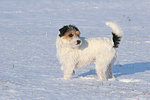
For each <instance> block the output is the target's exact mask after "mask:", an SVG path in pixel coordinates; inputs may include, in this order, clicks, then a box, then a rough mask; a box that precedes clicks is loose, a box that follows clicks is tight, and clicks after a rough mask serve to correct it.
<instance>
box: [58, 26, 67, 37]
mask: <svg viewBox="0 0 150 100" xmlns="http://www.w3.org/2000/svg"><path fill="white" fill-rule="evenodd" d="M67 30H68V26H64V27H62V28H61V29H59V31H60V34H59V36H60V37H62V36H64V35H65V33H66V31H67Z"/></svg>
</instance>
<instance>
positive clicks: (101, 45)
mask: <svg viewBox="0 0 150 100" xmlns="http://www.w3.org/2000/svg"><path fill="white" fill-rule="evenodd" d="M106 25H107V26H109V27H111V28H112V29H113V32H114V33H115V34H116V35H118V36H122V32H121V30H120V28H119V27H118V26H117V25H116V24H115V23H112V22H107V23H106ZM76 40H80V41H81V43H80V44H79V45H77V44H76ZM113 46H114V42H113V40H112V39H109V38H90V39H85V38H78V37H75V38H74V39H73V40H72V41H70V42H68V41H67V40H64V39H63V38H61V37H59V36H58V37H57V41H56V48H57V57H58V59H59V60H60V63H61V64H62V66H61V70H63V71H64V79H65V80H68V79H70V78H71V75H72V72H73V71H74V69H75V68H81V67H85V66H87V65H89V64H90V63H92V62H94V63H95V65H96V72H97V75H98V77H99V80H101V81H105V80H107V79H108V78H114V76H113V74H112V67H113V64H114V62H115V60H116V57H117V52H116V48H114V47H113Z"/></svg>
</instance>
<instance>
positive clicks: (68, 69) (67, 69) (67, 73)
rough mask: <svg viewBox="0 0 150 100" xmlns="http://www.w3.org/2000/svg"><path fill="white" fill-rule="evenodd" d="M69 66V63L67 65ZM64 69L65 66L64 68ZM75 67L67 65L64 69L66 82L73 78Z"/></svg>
mask: <svg viewBox="0 0 150 100" xmlns="http://www.w3.org/2000/svg"><path fill="white" fill-rule="evenodd" d="M67 64H68V63H67ZM62 67H63V66H62ZM74 68H75V67H74V65H73V64H69V65H67V66H65V67H63V71H64V80H69V79H70V78H71V75H72V74H73V73H75V72H74Z"/></svg>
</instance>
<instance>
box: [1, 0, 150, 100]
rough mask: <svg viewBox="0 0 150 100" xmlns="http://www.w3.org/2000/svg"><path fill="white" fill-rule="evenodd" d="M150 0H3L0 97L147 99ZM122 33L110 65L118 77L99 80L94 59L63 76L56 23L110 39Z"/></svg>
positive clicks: (8, 99)
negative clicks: (116, 31)
mask: <svg viewBox="0 0 150 100" xmlns="http://www.w3.org/2000/svg"><path fill="white" fill-rule="evenodd" d="M149 5H150V0H92V1H90V0H74V1H73V0H72V1H71V0H59V1H56V0H1V1H0V100H150V6H149ZM107 21H113V22H116V23H118V24H119V25H120V27H121V28H122V31H123V33H124V36H123V38H122V41H121V44H120V46H119V48H118V49H117V51H118V58H117V60H116V62H115V65H114V67H113V74H114V76H115V77H116V79H110V80H108V81H103V82H102V81H98V77H97V75H96V72H95V67H94V64H91V65H89V66H88V67H86V68H81V69H77V70H75V71H76V75H74V76H73V78H72V79H71V80H68V81H65V80H63V79H62V77H63V72H62V71H61V69H60V67H61V65H60V63H59V61H58V60H57V58H56V47H55V41H56V37H57V34H58V32H59V31H58V30H59V28H61V27H62V26H63V25H65V24H73V25H76V26H77V27H78V28H79V29H80V31H81V36H82V37H86V38H90V37H108V38H111V37H112V35H111V31H112V30H111V29H110V28H109V27H108V26H106V25H105V22H107Z"/></svg>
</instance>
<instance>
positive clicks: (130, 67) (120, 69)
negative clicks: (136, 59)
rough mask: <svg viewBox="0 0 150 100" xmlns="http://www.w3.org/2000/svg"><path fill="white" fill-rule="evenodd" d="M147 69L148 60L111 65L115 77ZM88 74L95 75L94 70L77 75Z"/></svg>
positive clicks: (149, 64) (148, 67)
mask: <svg viewBox="0 0 150 100" xmlns="http://www.w3.org/2000/svg"><path fill="white" fill-rule="evenodd" d="M147 70H150V62H141V63H129V64H124V65H114V66H113V75H114V76H115V77H119V76H121V75H129V74H135V73H139V72H145V71H147ZM89 75H96V70H95V69H92V70H90V71H89V72H85V73H82V74H79V75H78V77H87V76H89Z"/></svg>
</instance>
